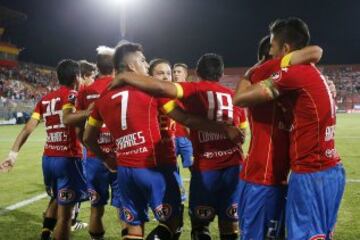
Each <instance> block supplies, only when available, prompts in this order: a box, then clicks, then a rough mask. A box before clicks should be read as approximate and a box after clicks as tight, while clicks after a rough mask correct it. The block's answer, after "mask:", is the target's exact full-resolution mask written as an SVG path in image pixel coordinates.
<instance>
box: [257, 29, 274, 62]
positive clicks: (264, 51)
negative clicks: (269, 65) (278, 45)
mask: <svg viewBox="0 0 360 240" xmlns="http://www.w3.org/2000/svg"><path fill="white" fill-rule="evenodd" d="M270 46H271V45H270V35H267V36H265V37H263V38H262V39H261V40H260V42H259V46H258V53H257V58H258V61H260V60H262V59H265V60H269V59H270V58H271V56H270V54H269V53H270Z"/></svg>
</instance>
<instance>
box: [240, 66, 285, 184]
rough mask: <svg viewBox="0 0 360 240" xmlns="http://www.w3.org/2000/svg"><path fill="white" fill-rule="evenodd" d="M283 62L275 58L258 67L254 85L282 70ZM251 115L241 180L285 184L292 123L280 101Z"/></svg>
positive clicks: (255, 109)
mask: <svg viewBox="0 0 360 240" xmlns="http://www.w3.org/2000/svg"><path fill="white" fill-rule="evenodd" d="M280 62H281V59H273V60H269V61H267V62H265V63H263V64H262V65H260V66H258V67H257V68H256V69H255V70H254V72H253V74H252V75H251V79H250V81H251V83H252V84H255V83H258V82H259V81H261V80H264V79H266V78H269V77H270V76H271V74H272V73H273V72H275V71H278V70H280ZM248 113H249V122H250V129H251V141H250V147H249V152H248V156H247V158H246V160H245V161H244V163H243V169H242V171H241V174H240V176H241V179H243V180H245V181H248V182H251V183H256V184H263V185H281V184H285V183H286V181H287V175H288V173H289V168H290V158H289V134H290V132H289V130H290V125H291V123H290V121H287V120H286V118H285V117H284V113H283V111H282V109H281V107H280V106H279V105H278V102H277V101H271V102H266V103H263V104H258V105H256V106H254V107H249V108H248Z"/></svg>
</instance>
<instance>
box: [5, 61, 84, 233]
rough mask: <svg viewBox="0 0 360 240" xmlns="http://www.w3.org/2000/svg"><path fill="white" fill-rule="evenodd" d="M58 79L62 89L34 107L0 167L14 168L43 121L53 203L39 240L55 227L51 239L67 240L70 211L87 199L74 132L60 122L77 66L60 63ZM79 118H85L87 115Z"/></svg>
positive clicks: (45, 161) (48, 187)
mask: <svg viewBox="0 0 360 240" xmlns="http://www.w3.org/2000/svg"><path fill="white" fill-rule="evenodd" d="M57 75H58V80H59V83H60V85H61V87H60V88H59V89H58V90H56V91H53V92H50V93H49V94H47V95H45V96H44V97H43V98H42V99H41V100H40V101H39V102H38V103H37V105H36V107H35V109H34V112H33V114H32V118H31V119H30V120H29V122H28V123H27V124H26V126H25V127H24V129H23V130H22V132H21V133H20V134H19V136H18V137H17V139H16V141H15V143H14V146H13V148H12V151H11V152H10V154H9V157H8V160H6V161H5V162H3V163H2V164H1V165H0V168H1V169H2V170H9V169H11V168H12V167H13V166H14V164H15V160H16V156H17V152H18V151H19V150H20V148H21V146H22V145H23V144H24V143H25V141H26V139H27V138H28V136H29V135H30V134H31V132H32V131H33V130H34V129H35V128H36V126H37V125H38V124H39V122H40V120H41V118H42V119H43V120H44V121H45V126H46V132H47V140H46V144H45V147H44V155H43V159H42V166H43V175H44V183H45V186H46V191H47V193H48V194H49V196H50V197H52V198H53V199H56V201H51V202H50V204H49V208H48V209H47V212H46V214H45V218H44V225H43V234H42V239H50V233H51V231H52V229H53V228H54V225H55V224H56V227H55V231H54V238H55V239H69V233H70V225H71V224H70V223H71V211H72V208H73V206H74V204H75V203H76V202H79V201H81V200H83V199H85V198H86V197H87V194H86V186H85V181H84V177H83V175H82V166H81V162H80V161H79V160H80V157H81V148H80V144H79V142H77V140H76V134H75V129H74V128H72V127H69V126H67V125H65V124H64V122H63V121H62V109H64V108H69V107H71V106H72V104H74V101H75V99H76V92H75V91H74V90H73V89H74V88H75V86H76V84H77V82H78V80H79V78H80V69H79V65H78V63H77V62H75V61H73V60H63V61H61V62H60V63H59V65H58V67H57ZM78 114H79V115H81V116H82V117H83V118H86V117H87V116H88V115H89V111H88V110H87V111H82V112H79V113H78ZM56 209H57V213H56ZM45 235H46V236H45Z"/></svg>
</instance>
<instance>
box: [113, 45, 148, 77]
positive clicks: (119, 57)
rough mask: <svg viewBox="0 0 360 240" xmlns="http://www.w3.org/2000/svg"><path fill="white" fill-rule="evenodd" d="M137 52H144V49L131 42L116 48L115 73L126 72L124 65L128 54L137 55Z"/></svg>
mask: <svg viewBox="0 0 360 240" xmlns="http://www.w3.org/2000/svg"><path fill="white" fill-rule="evenodd" d="M137 51H140V52H143V47H142V46H141V45H140V44H138V43H131V42H129V43H124V44H120V45H118V46H116V48H115V53H114V57H113V62H114V68H115V71H117V72H122V71H124V68H125V67H126V66H125V65H124V58H125V57H126V56H127V55H128V54H130V53H135V52H137Z"/></svg>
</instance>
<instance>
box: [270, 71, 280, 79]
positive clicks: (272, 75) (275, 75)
mask: <svg viewBox="0 0 360 240" xmlns="http://www.w3.org/2000/svg"><path fill="white" fill-rule="evenodd" d="M271 79H272V80H273V81H279V80H280V79H281V71H279V72H274V73H273V74H271Z"/></svg>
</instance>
